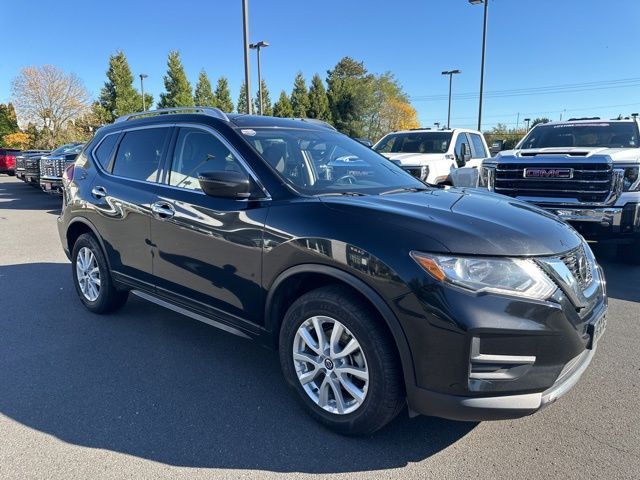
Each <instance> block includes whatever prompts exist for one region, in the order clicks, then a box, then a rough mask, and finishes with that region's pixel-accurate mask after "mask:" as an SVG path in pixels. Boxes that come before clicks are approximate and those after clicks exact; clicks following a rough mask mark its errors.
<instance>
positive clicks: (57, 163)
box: [40, 158, 65, 178]
mask: <svg viewBox="0 0 640 480" xmlns="http://www.w3.org/2000/svg"><path fill="white" fill-rule="evenodd" d="M64 167H65V161H64V159H54V160H49V159H44V158H43V159H42V160H41V161H40V176H41V177H56V178H62V174H63V172H64Z"/></svg>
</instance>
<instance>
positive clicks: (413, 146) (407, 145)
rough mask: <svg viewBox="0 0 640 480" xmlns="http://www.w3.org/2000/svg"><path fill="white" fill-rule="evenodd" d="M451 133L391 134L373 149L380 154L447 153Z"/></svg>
mask: <svg viewBox="0 0 640 480" xmlns="http://www.w3.org/2000/svg"><path fill="white" fill-rule="evenodd" d="M451 136H452V133H451V132H411V133H391V134H389V135H387V136H386V137H384V138H383V139H382V140H380V141H379V142H378V143H377V144H376V145H375V146H374V147H373V148H374V150H375V151H377V152H380V153H447V151H448V150H449V143H450V142H451Z"/></svg>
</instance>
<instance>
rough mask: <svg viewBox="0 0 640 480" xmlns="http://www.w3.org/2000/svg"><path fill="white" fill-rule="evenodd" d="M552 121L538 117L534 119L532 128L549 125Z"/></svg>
mask: <svg viewBox="0 0 640 480" xmlns="http://www.w3.org/2000/svg"><path fill="white" fill-rule="evenodd" d="M550 121H551V120H549V119H548V118H547V117H538V118H536V119H534V120H533V122H531V128H533V127H535V126H536V125H538V124H539V123H549V122H550Z"/></svg>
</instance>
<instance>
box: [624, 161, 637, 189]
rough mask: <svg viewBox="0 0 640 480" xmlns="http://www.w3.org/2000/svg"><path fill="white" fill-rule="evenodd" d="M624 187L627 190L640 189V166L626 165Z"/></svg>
mask: <svg viewBox="0 0 640 480" xmlns="http://www.w3.org/2000/svg"><path fill="white" fill-rule="evenodd" d="M622 184H623V187H622V189H623V190H624V191H625V192H635V191H637V190H639V189H640V167H624V177H623V180H622Z"/></svg>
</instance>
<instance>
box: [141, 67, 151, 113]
mask: <svg viewBox="0 0 640 480" xmlns="http://www.w3.org/2000/svg"><path fill="white" fill-rule="evenodd" d="M148 76H149V75H147V74H145V73H141V74H140V92H141V93H142V111H143V112H145V111H146V110H147V107H146V106H145V104H144V79H145V78H147V77H148Z"/></svg>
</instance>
